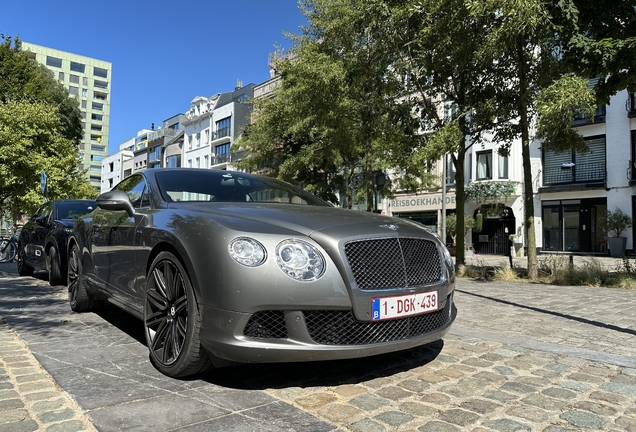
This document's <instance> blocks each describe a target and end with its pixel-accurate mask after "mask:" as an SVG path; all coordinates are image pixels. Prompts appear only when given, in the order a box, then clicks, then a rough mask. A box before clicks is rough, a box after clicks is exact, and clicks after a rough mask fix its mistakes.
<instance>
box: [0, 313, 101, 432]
mask: <svg viewBox="0 0 636 432" xmlns="http://www.w3.org/2000/svg"><path fill="white" fill-rule="evenodd" d="M0 347H2V349H1V350H0V432H5V431H6V432H27V431H40V430H41V431H47V432H79V431H88V432H93V431H97V429H95V427H94V426H93V425H92V424H91V423H90V421H89V420H88V419H87V417H86V416H85V415H84V412H83V411H82V410H81V409H80V408H79V406H78V405H77V404H76V403H75V402H74V401H73V400H71V399H70V398H69V397H68V395H67V394H66V393H65V392H64V391H63V390H62V389H61V388H60V387H59V386H58V385H57V383H56V382H55V381H54V380H53V378H52V377H51V376H50V375H49V374H48V372H47V371H46V370H44V368H42V366H41V365H40V363H39V362H38V361H37V360H36V359H35V357H34V356H33V354H31V351H30V350H29V348H27V346H26V344H25V343H24V342H23V341H22V340H21V339H20V338H19V337H18V335H17V334H16V333H15V332H14V331H13V330H12V329H11V328H10V327H9V326H8V324H7V323H6V322H5V321H4V319H3V318H2V317H1V316H0Z"/></svg>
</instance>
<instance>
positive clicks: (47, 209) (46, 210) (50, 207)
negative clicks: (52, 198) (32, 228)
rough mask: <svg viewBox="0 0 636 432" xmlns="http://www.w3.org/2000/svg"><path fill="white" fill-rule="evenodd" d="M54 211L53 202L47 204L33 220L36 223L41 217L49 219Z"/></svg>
mask: <svg viewBox="0 0 636 432" xmlns="http://www.w3.org/2000/svg"><path fill="white" fill-rule="evenodd" d="M52 211H53V204H52V203H51V202H47V203H45V204H43V205H42V206H41V207H40V208H39V209H38V211H37V212H36V213H35V214H34V215H33V218H32V220H33V221H35V219H36V218H39V217H45V218H47V219H48V218H49V217H50V216H51V212H52Z"/></svg>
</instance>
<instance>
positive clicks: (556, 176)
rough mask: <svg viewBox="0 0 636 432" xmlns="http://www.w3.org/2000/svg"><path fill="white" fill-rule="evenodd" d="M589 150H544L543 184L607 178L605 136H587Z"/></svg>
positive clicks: (596, 180)
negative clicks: (557, 151)
mask: <svg viewBox="0 0 636 432" xmlns="http://www.w3.org/2000/svg"><path fill="white" fill-rule="evenodd" d="M585 143H586V144H587V145H588V148H589V150H590V151H589V152H587V153H579V152H562V153H555V152H553V151H549V150H545V151H544V152H543V174H542V175H543V185H544V186H550V185H554V184H559V183H589V182H601V181H604V180H606V178H607V172H606V161H605V158H606V149H605V136H604V135H602V136H596V137H587V138H585Z"/></svg>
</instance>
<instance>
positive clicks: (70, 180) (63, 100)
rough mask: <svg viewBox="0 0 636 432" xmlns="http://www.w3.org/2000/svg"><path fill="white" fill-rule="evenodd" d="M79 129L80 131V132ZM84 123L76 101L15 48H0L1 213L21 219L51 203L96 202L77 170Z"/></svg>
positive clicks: (7, 43) (8, 45)
mask: <svg viewBox="0 0 636 432" xmlns="http://www.w3.org/2000/svg"><path fill="white" fill-rule="evenodd" d="M78 126H79V129H78ZM80 137H81V118H80V111H79V105H78V102H77V100H76V99H70V98H69V97H68V93H67V92H66V90H65V89H64V88H63V87H62V86H61V84H59V83H58V82H57V81H56V80H55V79H54V78H53V76H52V75H51V73H50V72H49V71H48V70H46V69H45V68H43V67H42V66H41V65H38V64H37V63H36V62H35V61H33V60H31V59H29V58H28V56H27V54H26V53H22V52H21V51H20V42H19V40H16V41H15V45H12V43H11V39H10V38H7V37H5V38H4V41H3V43H2V44H0V213H2V214H4V215H9V216H11V217H12V218H14V219H17V218H18V217H19V216H20V215H22V214H31V213H32V212H33V211H34V210H35V209H36V208H37V207H38V206H39V205H40V204H41V203H42V202H43V201H44V197H43V196H42V194H41V193H40V174H41V172H42V171H46V173H47V176H48V195H49V199H62V198H85V197H94V196H96V192H95V191H94V189H93V188H91V186H90V184H89V182H88V180H87V179H86V176H85V175H84V174H85V173H82V172H80V171H79V169H78V167H79V151H78V148H77V143H78V140H79V138H80Z"/></svg>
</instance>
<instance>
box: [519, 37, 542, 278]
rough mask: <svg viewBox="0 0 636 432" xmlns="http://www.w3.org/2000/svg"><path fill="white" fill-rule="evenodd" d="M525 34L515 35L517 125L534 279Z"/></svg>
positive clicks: (529, 257) (529, 263)
mask: <svg viewBox="0 0 636 432" xmlns="http://www.w3.org/2000/svg"><path fill="white" fill-rule="evenodd" d="M525 40H526V36H525V35H519V36H518V37H517V63H518V65H517V66H518V68H519V69H518V70H519V126H520V127H521V155H522V160H523V205H524V209H525V215H524V220H525V224H524V231H525V235H526V239H527V241H528V277H529V278H530V279H536V278H537V276H538V275H539V270H538V267H537V247H536V242H537V240H536V236H535V229H534V196H533V193H532V170H531V168H532V167H531V164H530V121H529V118H528V77H527V72H528V62H527V61H526V56H525V51H524V48H525Z"/></svg>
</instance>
